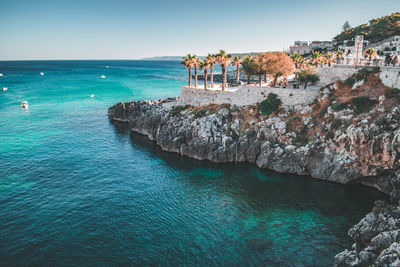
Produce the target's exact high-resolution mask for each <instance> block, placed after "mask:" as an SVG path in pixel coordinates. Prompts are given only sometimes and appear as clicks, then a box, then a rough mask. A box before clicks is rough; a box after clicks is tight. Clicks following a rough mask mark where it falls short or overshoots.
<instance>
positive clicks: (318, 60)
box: [311, 51, 322, 68]
mask: <svg viewBox="0 0 400 267" xmlns="http://www.w3.org/2000/svg"><path fill="white" fill-rule="evenodd" d="M321 60H322V54H321V53H320V52H318V51H315V52H314V53H312V54H311V62H312V63H314V65H315V67H316V68H318V64H320V63H321Z"/></svg>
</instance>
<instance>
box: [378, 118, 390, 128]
mask: <svg viewBox="0 0 400 267" xmlns="http://www.w3.org/2000/svg"><path fill="white" fill-rule="evenodd" d="M375 123H376V125H378V126H381V127H388V126H389V121H388V119H387V118H386V117H384V116H383V117H380V118H377V119H376V121H375Z"/></svg>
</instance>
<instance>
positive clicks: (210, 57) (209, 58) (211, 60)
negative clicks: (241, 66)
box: [206, 54, 218, 88]
mask: <svg viewBox="0 0 400 267" xmlns="http://www.w3.org/2000/svg"><path fill="white" fill-rule="evenodd" d="M206 60H207V61H208V63H210V71H211V77H210V83H211V88H214V64H218V61H217V56H216V55H213V54H208V56H207V57H206Z"/></svg>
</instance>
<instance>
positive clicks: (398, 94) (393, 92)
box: [385, 88, 400, 103]
mask: <svg viewBox="0 0 400 267" xmlns="http://www.w3.org/2000/svg"><path fill="white" fill-rule="evenodd" d="M385 96H386V97H387V98H394V99H395V100H396V101H397V102H398V103H400V90H399V89H397V88H389V89H388V90H387V91H386V92H385Z"/></svg>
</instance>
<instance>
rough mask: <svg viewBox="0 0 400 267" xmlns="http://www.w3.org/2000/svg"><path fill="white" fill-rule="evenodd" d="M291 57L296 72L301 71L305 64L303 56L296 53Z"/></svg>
mask: <svg viewBox="0 0 400 267" xmlns="http://www.w3.org/2000/svg"><path fill="white" fill-rule="evenodd" d="M290 57H291V58H292V59H293V62H294V66H295V67H296V70H300V69H301V67H302V65H303V62H304V58H303V56H302V55H300V54H299V53H294V54H293V55H291V56H290Z"/></svg>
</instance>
